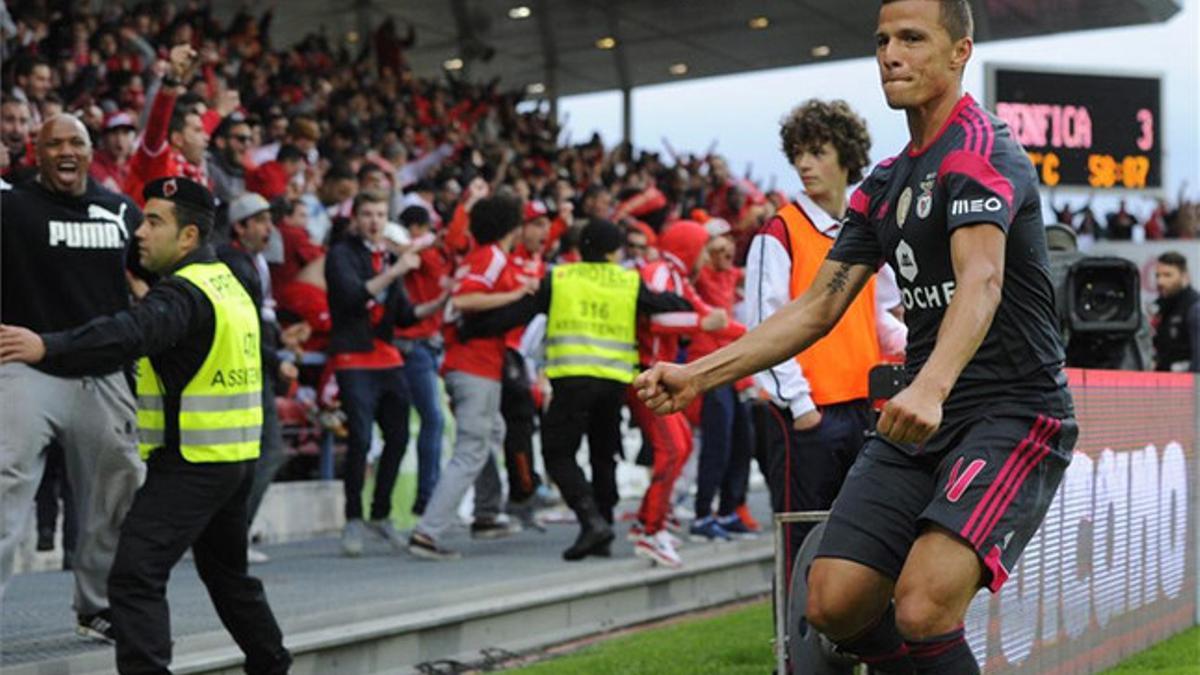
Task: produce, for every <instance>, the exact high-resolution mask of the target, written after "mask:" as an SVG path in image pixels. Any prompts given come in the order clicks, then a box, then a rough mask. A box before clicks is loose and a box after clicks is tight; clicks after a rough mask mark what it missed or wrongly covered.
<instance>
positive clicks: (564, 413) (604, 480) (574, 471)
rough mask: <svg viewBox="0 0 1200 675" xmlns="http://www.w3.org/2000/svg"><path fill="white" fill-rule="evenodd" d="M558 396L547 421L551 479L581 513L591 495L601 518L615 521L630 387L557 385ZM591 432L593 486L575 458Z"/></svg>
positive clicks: (578, 380)
mask: <svg viewBox="0 0 1200 675" xmlns="http://www.w3.org/2000/svg"><path fill="white" fill-rule="evenodd" d="M552 384H553V387H554V396H553V398H551V399H550V409H549V410H548V411H547V412H546V415H545V417H544V418H543V419H542V455H543V459H545V461H546V471H547V472H549V474H550V479H551V480H553V481H554V482H555V484H557V485H558V489H559V491H560V492H562V496H563V499H564V500H565V501H566V502H567V506H570V507H571V509H572V510H574V511H576V512H577V513H578V512H579V510H580V509H581V508H582V507H583V505H584V503H585V502H586V500H587V498H588V497H591V498H592V499H594V500H595V504H596V507H597V508H598V509H599V510H600V515H601V516H603V517H604V518H605V520H607V521H608V522H610V523H611V522H612V521H613V508H615V507H616V505H617V458H618V457H620V456H621V405H622V403H623V402H624V400H625V389H626V387H627V385H624V384H621V383H620V382H614V381H613V380H602V379H599V378H595V377H562V378H558V379H555V380H553V381H552ZM585 433H586V434H587V439H588V449H589V452H590V457H589V459H590V460H591V465H592V484H591V485H590V486H589V485H588V481H587V478H586V477H585V476H584V475H583V470H582V469H580V468H579V464H578V463H576V461H575V454H576V453H577V452H578V451H579V445H580V443H582V441H583V435H584V434H585Z"/></svg>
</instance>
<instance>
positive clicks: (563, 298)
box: [546, 263, 641, 384]
mask: <svg viewBox="0 0 1200 675" xmlns="http://www.w3.org/2000/svg"><path fill="white" fill-rule="evenodd" d="M550 283H551V284H552V285H551V289H550V312H549V314H548V315H547V320H546V377H549V378H550V379H557V378H561V377H594V378H597V379H602V380H615V381H617V382H622V383H625V384H628V383H630V382H632V381H633V376H634V374H635V370H636V368H637V363H638V355H637V346H636V342H635V340H636V335H637V294H638V287H639V285H640V283H641V282H640V277H639V276H638V273H637V272H635V271H633V270H626V269H623V268H621V267H620V266H619V265H614V264H612V263H572V264H569V265H560V266H558V267H555V268H554V273H553V275H552V276H551V278H550Z"/></svg>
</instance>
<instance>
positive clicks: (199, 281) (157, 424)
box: [137, 262, 263, 462]
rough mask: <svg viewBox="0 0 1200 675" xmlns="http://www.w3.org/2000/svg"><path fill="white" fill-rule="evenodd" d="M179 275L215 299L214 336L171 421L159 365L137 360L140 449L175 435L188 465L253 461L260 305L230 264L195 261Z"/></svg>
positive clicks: (144, 451) (258, 429)
mask: <svg viewBox="0 0 1200 675" xmlns="http://www.w3.org/2000/svg"><path fill="white" fill-rule="evenodd" d="M175 274H176V275H177V276H180V277H183V278H184V279H187V280H188V281H189V282H191V283H192V284H193V285H194V286H196V288H198V289H200V292H202V293H203V294H204V296H205V297H206V298H207V299H208V300H209V302H211V303H212V307H213V311H214V313H215V314H216V317H215V327H214V334H213V340H212V344H211V345H210V346H209V350H208V355H207V356H206V357H205V359H204V362H203V363H202V364H200V370H198V371H197V372H196V374H195V375H194V376H192V379H191V380H190V381H189V382H188V383H187V384H186V385H185V386H184V388H183V391H182V392H180V396H179V407H178V413H177V414H175V415H173V416H172V419H170V420H168V419H167V416H166V414H165V409H164V405H163V404H164V396H163V390H162V385H161V382H160V380H159V375H158V373H156V372H155V371H154V365H153V362H152V361H151V360H150V359H149V358H148V357H143V358H142V359H141V360H140V361H138V373H137V396H138V416H137V417H138V451H139V452H140V453H141V455H142V457H143V458H146V457H149V456H150V453H151V452H153V451H154V450H155V449H156V448H158V447H160V446H162V445H163V443H164V441H165V440H166V436H167V434H168V433H171V434H172V435H174V436H175V438H174V439H173V440H175V442H177V443H178V444H179V454H181V455H182V456H183V458H184V459H186V460H187V461H189V462H238V461H242V460H247V459H255V458H257V457H258V451H259V438H260V436H261V434H262V417H263V411H262V361H261V358H260V356H259V347H260V343H259V319H258V310H256V309H255V307H254V303H253V302H252V301H251V299H250V294H249V293H247V292H246V290H245V289H244V288H242V286H241V284H240V283H238V280H237V279H236V278H235V277H234V276H233V273H232V272H231V271H230V270H229V268H228V267H226V266H225V264H224V263H221V262H213V263H196V264H192V265H188V266H187V267H184V268H181V269H179V270H176V272H175Z"/></svg>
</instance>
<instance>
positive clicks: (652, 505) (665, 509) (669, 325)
mask: <svg viewBox="0 0 1200 675" xmlns="http://www.w3.org/2000/svg"><path fill="white" fill-rule="evenodd" d="M641 274H642V279H643V281H645V282H646V285H647V286H649V287H650V290H653V291H658V292H662V291H670V292H672V293H676V294H678V295H681V296H683V298H684V299H686V300H688V301H689V302H691V303H692V306H693V307H695V308H696V309H697V311H695V312H670V313H666V314H656V315H655V316H654V317H653V318H652V319H649V320H648V319H639V320H638V323H639V325H638V352H639V357H640V359H641V362H642V366H644V367H649V366H652V365H654V364H655V363H656V362H658V361H668V362H672V363H673V362H675V360H676V358H677V357H678V355H679V336H681V335H690V334H693V333H696V332H699V331H700V320H701V319H702V318H703V317H704V316H705V315H707V314H708V313H709V312H710V311H712V310H711V309H710V308H709V306H708V305H706V304H705V303H704V302H703V301H702V300H700V296H699V295H698V294H697V293H696V290H695V289H694V288H692V285H691V284H690V283H689V282H688V281H687V279H686V278H684V277H683V276H682V275H681V274H679V272H678V271H677V270H676V268H675V267H674V266H672V265H671V263H669V262H667V261H665V260H658V261H655V262H652V263H648V264H646V265H645V266H644V267H642V269H641ZM627 398H628V405H629V412H630V413H631V414H632V415H633V420H634V422H635V423H636V424H637V425H638V426H639V427H640V428H641V429H642V431H643V432H645V434H646V440H647V441H648V442H649V443H650V446H651V447H652V448H653V449H654V468H653V470H652V472H651V475H650V487H648V488H646V494H645V496H644V497H642V506H641V508H640V509H638V520H639V521H641V523H642V525H643V527H644V528H645V532H646V534H655V533H657V532H658V531H659V530H661V529H662V528H663V526H664V525H665V523H666V519H667V514H668V513H669V512H670V509H671V490H672V489H673V488H674V487H675V481H676V480H677V479H678V478H679V473H680V472H681V471H683V465H684V464H685V463H686V462H687V459H688V456H689V455H691V454H692V428H691V426H690V425H689V424H688V421H687V418H686V417H684V415H683V413H672V414H670V415H656V414H654V413H653V412H651V411H650V409H649V408H647V407H646V404H645V403H643V402H642V401H641V399H639V398H638V397H637V393H636V392H635V391H634V390H633V388H632V387H630V389H629V393H628V396H627Z"/></svg>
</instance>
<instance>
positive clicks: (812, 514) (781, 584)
mask: <svg viewBox="0 0 1200 675" xmlns="http://www.w3.org/2000/svg"><path fill="white" fill-rule="evenodd" d="M828 519H829V512H828V511H792V512H789V513H776V514H775V518H774V523H775V527H774V532H773V537H774V539H775V590H774V593H775V672H776V673H779V675H785V673H787V658H788V637H789V635H790V631H789V630H788V626H787V616H788V611H787V609H788V608H787V598H788V593H787V592H788V590H789V589H788V588H787V566H788V562H789V561H788V555H787V545H786V542H785V541H784V525H790V524H793V523H823V522H825V521H826V520H828ZM854 672H855V673H859V674H860V675H866V673H867V667H866V666H865V665H859V666H857V667H856V668H855V669H854Z"/></svg>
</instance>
